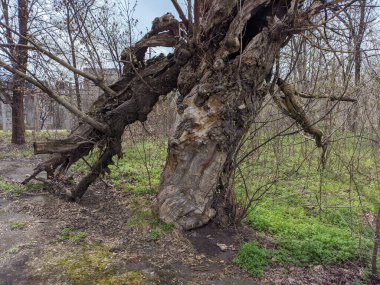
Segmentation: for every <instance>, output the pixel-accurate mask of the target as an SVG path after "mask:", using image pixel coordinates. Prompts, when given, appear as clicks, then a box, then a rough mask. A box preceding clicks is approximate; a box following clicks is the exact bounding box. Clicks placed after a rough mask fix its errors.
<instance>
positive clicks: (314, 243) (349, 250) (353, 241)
mask: <svg viewBox="0 0 380 285" xmlns="http://www.w3.org/2000/svg"><path fill="white" fill-rule="evenodd" d="M296 210H297V211H298V212H300V213H298V214H295V213H294V212H296ZM303 211H304V210H303V209H302V208H294V209H293V213H292V212H288V211H287V209H286V208H280V207H271V208H265V207H259V208H258V209H257V211H256V212H253V213H251V214H250V215H249V217H248V221H249V223H250V225H251V226H252V227H253V228H254V229H256V230H259V231H264V232H268V233H270V234H272V235H273V236H274V238H275V244H276V249H277V250H276V252H275V254H274V257H275V259H276V260H277V261H278V262H280V263H291V264H296V265H307V264H337V263H344V262H348V261H358V260H359V259H360V258H362V257H363V255H366V254H368V252H369V249H370V245H371V242H370V240H369V239H366V238H363V237H360V236H355V235H352V233H351V232H350V231H349V229H347V228H339V227H337V226H334V225H330V224H326V223H323V222H322V221H320V220H319V219H318V218H316V217H307V216H305V215H304V213H303Z"/></svg>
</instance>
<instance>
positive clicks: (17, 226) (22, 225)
mask: <svg viewBox="0 0 380 285" xmlns="http://www.w3.org/2000/svg"><path fill="white" fill-rule="evenodd" d="M26 226H27V223H25V222H14V223H12V224H11V230H12V231H15V230H23V229H25V227H26Z"/></svg>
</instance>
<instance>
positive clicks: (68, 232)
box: [57, 228, 87, 243]
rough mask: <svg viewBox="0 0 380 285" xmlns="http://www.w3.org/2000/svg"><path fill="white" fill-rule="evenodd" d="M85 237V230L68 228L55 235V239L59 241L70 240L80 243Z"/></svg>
mask: <svg viewBox="0 0 380 285" xmlns="http://www.w3.org/2000/svg"><path fill="white" fill-rule="evenodd" d="M86 237H87V234H86V233H85V232H75V231H74V230H72V229H70V228H64V229H63V230H62V232H61V234H59V235H58V236H57V239H58V240H59V241H72V242H75V243H80V242H82V241H84V239H85V238H86Z"/></svg>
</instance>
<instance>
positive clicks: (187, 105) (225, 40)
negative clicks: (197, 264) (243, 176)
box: [157, 1, 290, 229]
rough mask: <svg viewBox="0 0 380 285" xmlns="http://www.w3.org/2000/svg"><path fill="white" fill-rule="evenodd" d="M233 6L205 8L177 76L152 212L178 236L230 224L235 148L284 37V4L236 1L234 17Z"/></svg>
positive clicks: (229, 3) (259, 101)
mask: <svg viewBox="0 0 380 285" xmlns="http://www.w3.org/2000/svg"><path fill="white" fill-rule="evenodd" d="M222 2H223V3H222ZM236 4H237V3H236V2H235V1H217V3H216V5H215V6H211V7H212V8H210V9H211V10H209V11H208V14H209V15H213V16H211V17H210V18H207V17H205V18H203V19H201V20H203V21H202V25H201V26H202V27H203V30H201V31H199V32H200V35H201V43H200V44H197V45H194V49H193V50H191V51H190V52H191V54H192V55H193V56H192V59H191V60H190V61H189V62H188V63H187V64H186V65H185V66H184V67H183V68H182V69H181V72H180V74H179V79H178V89H179V92H180V93H181V95H182V96H183V98H182V99H181V100H180V102H179V104H178V114H177V123H176V130H175V132H174V135H173V136H172V137H171V138H170V140H169V154H168V158H167V163H166V167H165V170H164V172H163V174H162V179H161V185H160V187H159V194H158V197H157V211H158V213H159V217H160V219H161V220H163V221H164V222H166V223H174V224H175V225H176V226H177V227H178V228H181V229H192V228H195V227H200V226H202V225H204V224H206V223H208V222H209V221H210V220H211V219H213V218H215V220H216V221H217V222H218V223H219V224H221V225H223V226H225V225H229V224H231V223H233V222H234V218H235V214H236V209H235V198H234V191H233V189H231V187H230V180H231V176H232V173H233V170H234V157H235V152H236V148H237V146H238V143H239V141H240V140H241V138H242V136H243V135H244V134H245V133H246V131H247V130H248V128H249V125H250V122H252V119H254V118H255V116H256V114H257V112H258V110H259V108H260V107H261V104H262V102H263V99H264V95H265V88H264V86H263V82H264V79H265V78H266V77H268V75H269V74H270V72H271V69H272V65H273V63H274V60H275V57H276V55H277V54H278V52H279V50H280V48H281V47H282V45H283V44H284V42H286V40H287V38H288V36H289V33H288V32H287V29H286V27H285V23H286V21H285V19H286V17H285V15H286V13H287V11H288V9H290V6H287V5H286V3H285V2H282V1H244V4H243V7H242V8H241V10H239V7H238V5H236ZM284 17H285V18H284ZM278 19H284V20H283V21H279V20H278ZM243 29H245V32H244V33H243V32H242V31H243ZM210 39H216V40H215V41H213V40H210Z"/></svg>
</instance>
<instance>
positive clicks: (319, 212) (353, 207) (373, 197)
mask: <svg viewBox="0 0 380 285" xmlns="http://www.w3.org/2000/svg"><path fill="white" fill-rule="evenodd" d="M356 143H357V141H355V140H353V139H351V140H349V139H347V140H344V141H343V142H342V143H339V144H338V143H337V144H331V145H330V146H329V150H330V153H329V160H328V163H327V166H326V169H325V170H321V169H320V168H319V159H320V150H319V149H315V148H314V145H313V143H312V142H310V141H309V142H305V141H304V138H303V137H302V136H292V137H284V138H281V139H279V140H278V141H277V142H275V141H274V142H271V143H269V144H267V145H266V146H265V147H263V148H262V149H260V150H259V152H258V153H256V154H255V155H254V156H252V157H251V158H249V159H248V160H246V161H245V162H244V163H242V164H241V165H240V169H239V171H240V172H238V175H236V177H235V181H234V182H235V183H234V189H235V190H236V192H237V195H238V201H239V202H240V203H241V204H244V202H245V201H246V195H245V193H246V192H245V191H246V190H245V186H247V188H248V192H249V194H250V195H253V197H254V198H256V199H253V201H254V202H253V204H252V206H251V207H250V209H249V215H248V217H247V218H246V222H247V223H248V225H250V226H251V227H252V228H253V229H254V230H256V231H258V232H262V233H266V234H269V235H271V236H272V237H273V242H274V246H275V249H274V251H273V256H272V260H273V261H274V262H276V263H280V264H294V265H299V266H305V265H311V264H324V265H328V264H342V263H347V262H354V263H355V262H358V261H363V260H366V261H367V262H368V261H369V259H368V257H369V254H370V252H371V247H372V239H373V230H372V229H371V227H370V226H369V224H368V223H367V222H366V221H365V219H364V216H365V215H366V214H374V213H375V208H376V203H378V202H380V201H379V194H378V193H379V181H377V178H376V177H379V176H378V173H377V170H376V169H379V167H378V166H377V163H378V162H377V161H378V159H377V156H376V155H374V153H373V149H372V147H371V145H370V144H368V142H361V144H360V145H359V147H357V148H356V149H355V148H354V147H353V146H354V145H355V144H356ZM350 161H351V162H352V161H353V163H350ZM350 167H351V168H350ZM352 167H355V168H354V169H353V168H352ZM358 170H360V171H358ZM243 178H244V179H243ZM263 185H269V187H262V186H263ZM264 192H265V193H264ZM264 194H265V195H264Z"/></svg>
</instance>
